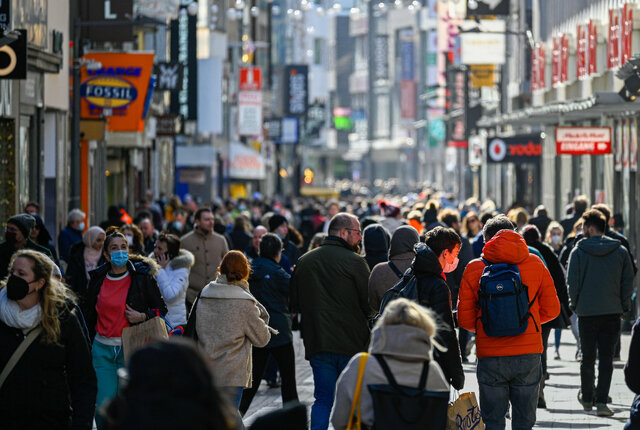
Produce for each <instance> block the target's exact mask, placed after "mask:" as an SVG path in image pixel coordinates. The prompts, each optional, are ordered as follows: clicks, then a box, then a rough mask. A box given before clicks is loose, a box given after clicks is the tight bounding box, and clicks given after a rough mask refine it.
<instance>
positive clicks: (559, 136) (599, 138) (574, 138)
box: [556, 127, 611, 155]
mask: <svg viewBox="0 0 640 430" xmlns="http://www.w3.org/2000/svg"><path fill="white" fill-rule="evenodd" d="M556 154H558V155H560V154H570V155H585V154H588V155H603V154H611V127H556Z"/></svg>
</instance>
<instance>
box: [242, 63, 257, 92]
mask: <svg viewBox="0 0 640 430" xmlns="http://www.w3.org/2000/svg"><path fill="white" fill-rule="evenodd" d="M239 89H240V91H258V90H261V89H262V69H260V68H259V67H245V68H242V69H240V88H239Z"/></svg>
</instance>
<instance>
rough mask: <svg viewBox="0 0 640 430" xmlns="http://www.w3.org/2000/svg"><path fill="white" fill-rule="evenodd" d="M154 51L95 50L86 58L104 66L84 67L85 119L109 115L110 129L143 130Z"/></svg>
mask: <svg viewBox="0 0 640 430" xmlns="http://www.w3.org/2000/svg"><path fill="white" fill-rule="evenodd" d="M153 55H154V54H153V53H122V52H91V53H89V54H86V55H85V56H84V57H83V58H84V59H85V60H93V61H94V62H97V63H100V64H101V65H102V67H101V68H99V69H97V70H88V69H87V68H86V67H83V68H82V76H81V82H80V97H81V98H82V104H81V109H82V111H81V114H82V118H83V119H96V118H101V117H108V120H107V130H109V131H142V130H143V122H142V114H143V110H144V105H145V100H146V98H147V92H148V90H149V82H150V78H151V70H152V68H153Z"/></svg>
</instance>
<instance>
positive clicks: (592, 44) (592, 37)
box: [587, 19, 598, 75]
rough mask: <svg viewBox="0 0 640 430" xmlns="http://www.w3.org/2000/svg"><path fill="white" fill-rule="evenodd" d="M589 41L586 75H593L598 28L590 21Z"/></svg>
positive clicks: (595, 67)
mask: <svg viewBox="0 0 640 430" xmlns="http://www.w3.org/2000/svg"><path fill="white" fill-rule="evenodd" d="M588 36H589V40H588V43H587V47H588V50H589V55H588V66H587V73H588V74H589V75H593V74H595V73H596V71H597V65H596V64H597V63H596V62H597V59H598V57H597V51H598V26H597V24H596V22H595V21H594V20H592V19H590V20H589V31H588Z"/></svg>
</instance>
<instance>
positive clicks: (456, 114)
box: [447, 68, 469, 148]
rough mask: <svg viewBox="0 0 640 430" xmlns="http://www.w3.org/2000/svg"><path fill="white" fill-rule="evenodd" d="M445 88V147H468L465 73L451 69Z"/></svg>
mask: <svg viewBox="0 0 640 430" xmlns="http://www.w3.org/2000/svg"><path fill="white" fill-rule="evenodd" d="M447 81H448V83H447V88H448V89H449V94H450V95H449V100H448V103H447V114H448V117H449V119H448V121H447V126H448V127H447V146H453V147H457V148H466V147H467V146H468V141H467V139H468V129H467V110H468V108H469V105H468V104H469V100H468V88H467V82H468V79H467V71H466V69H460V68H457V69H451V70H449V73H448V79H447Z"/></svg>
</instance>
